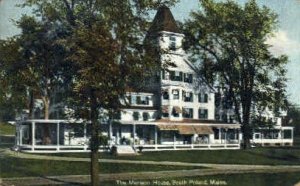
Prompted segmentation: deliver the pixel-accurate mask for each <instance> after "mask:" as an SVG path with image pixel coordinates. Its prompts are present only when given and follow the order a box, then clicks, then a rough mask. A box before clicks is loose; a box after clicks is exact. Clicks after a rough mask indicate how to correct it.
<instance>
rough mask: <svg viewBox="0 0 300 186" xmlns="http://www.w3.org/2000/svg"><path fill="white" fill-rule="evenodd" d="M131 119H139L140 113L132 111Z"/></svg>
mask: <svg viewBox="0 0 300 186" xmlns="http://www.w3.org/2000/svg"><path fill="white" fill-rule="evenodd" d="M132 117H133V120H136V121H137V120H139V119H140V113H139V112H133V114H132Z"/></svg>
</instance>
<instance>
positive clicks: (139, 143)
mask: <svg viewBox="0 0 300 186" xmlns="http://www.w3.org/2000/svg"><path fill="white" fill-rule="evenodd" d="M16 127H17V130H16V131H17V132H16V142H15V144H16V148H17V150H20V151H23V152H31V153H56V152H88V151H90V148H89V139H90V134H91V127H90V124H89V123H84V122H70V121H65V120H28V121H24V122H20V123H18V124H17V125H16ZM100 129H101V134H102V135H103V136H106V138H107V140H108V141H107V145H106V146H99V148H100V151H108V150H109V149H110V148H111V147H112V146H114V145H115V146H120V145H121V146H122V145H126V146H131V147H132V148H133V149H135V150H136V151H139V150H143V151H162V150H213V149H216V150H217V149H239V148H240V139H241V135H240V132H239V125H234V126H233V125H226V126H224V125H197V124H184V125H182V124H181V125H174V124H158V123H151V124H150V123H146V124H145V123H144V124H143V123H133V124H121V123H113V122H112V123H110V124H103V125H101V126H100Z"/></svg>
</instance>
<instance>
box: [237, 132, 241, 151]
mask: <svg viewBox="0 0 300 186" xmlns="http://www.w3.org/2000/svg"><path fill="white" fill-rule="evenodd" d="M236 131H237V137H238V144H239V147H240V145H241V138H240V129H236Z"/></svg>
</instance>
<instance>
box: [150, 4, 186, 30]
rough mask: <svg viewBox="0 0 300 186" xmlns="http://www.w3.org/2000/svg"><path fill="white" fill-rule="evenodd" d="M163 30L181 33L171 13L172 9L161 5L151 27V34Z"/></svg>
mask: <svg viewBox="0 0 300 186" xmlns="http://www.w3.org/2000/svg"><path fill="white" fill-rule="evenodd" d="M161 31H167V32H174V33H181V32H180V30H179V28H178V26H177V23H176V21H175V19H174V17H173V15H172V13H171V10H170V9H169V8H168V7H167V6H161V7H159V8H158V10H157V13H156V15H155V17H154V20H153V22H152V25H151V27H150V29H149V33H150V34H154V33H157V32H161Z"/></svg>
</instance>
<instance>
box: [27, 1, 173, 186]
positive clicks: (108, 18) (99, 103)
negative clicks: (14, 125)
mask: <svg viewBox="0 0 300 186" xmlns="http://www.w3.org/2000/svg"><path fill="white" fill-rule="evenodd" d="M176 1H177V0H171V1H164V0H157V1H156V0H145V1H138V0H131V1H129V0H125V1H124V0H114V1H112V0H103V1H98V0H89V1H84V0H50V1H45V0H27V1H26V3H25V6H26V5H29V6H33V7H34V9H35V13H36V16H37V17H39V15H43V19H44V20H46V21H48V20H49V21H50V22H58V23H60V24H61V25H63V26H64V28H66V30H67V32H68V33H69V37H67V38H64V39H62V40H61V41H60V43H62V44H63V45H64V46H65V49H66V50H67V51H68V59H70V60H71V61H73V66H74V67H75V68H76V69H77V71H76V72H75V73H73V82H75V84H74V96H75V97H76V99H73V100H76V102H77V105H80V106H77V108H78V109H77V111H79V112H80V113H81V116H82V117H83V118H84V119H87V120H90V121H91V123H92V138H91V178H92V185H99V177H98V172H99V170H98V150H99V149H98V148H99V137H98V136H99V121H102V119H103V117H104V116H103V112H102V111H103V110H108V111H109V113H114V112H115V111H117V110H118V109H119V107H120V102H119V99H120V98H122V97H124V95H125V92H126V88H127V87H128V86H136V85H138V83H130V82H133V80H134V81H137V80H143V79H144V77H145V74H147V73H146V72H149V71H150V69H151V68H152V67H153V66H155V65H156V62H157V61H156V60H154V58H153V56H152V55H148V54H147V53H146V52H145V48H144V46H143V38H144V35H145V32H146V31H147V29H148V12H149V10H151V9H156V8H157V7H159V6H161V5H162V4H164V5H173V4H174V3H175V2H176ZM78 103H79V104H78ZM99 111H100V113H99Z"/></svg>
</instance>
